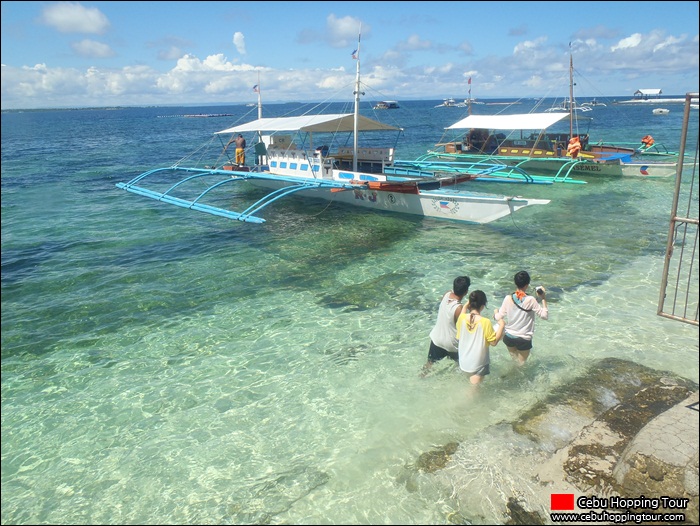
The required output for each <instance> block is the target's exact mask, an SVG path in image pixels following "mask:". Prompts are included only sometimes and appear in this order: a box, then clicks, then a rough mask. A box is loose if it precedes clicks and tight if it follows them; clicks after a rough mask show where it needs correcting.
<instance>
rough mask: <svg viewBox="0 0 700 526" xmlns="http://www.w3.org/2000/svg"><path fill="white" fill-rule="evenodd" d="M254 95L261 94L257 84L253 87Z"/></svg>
mask: <svg viewBox="0 0 700 526" xmlns="http://www.w3.org/2000/svg"><path fill="white" fill-rule="evenodd" d="M253 93H260V88H258V85H257V84H256V85H255V86H253Z"/></svg>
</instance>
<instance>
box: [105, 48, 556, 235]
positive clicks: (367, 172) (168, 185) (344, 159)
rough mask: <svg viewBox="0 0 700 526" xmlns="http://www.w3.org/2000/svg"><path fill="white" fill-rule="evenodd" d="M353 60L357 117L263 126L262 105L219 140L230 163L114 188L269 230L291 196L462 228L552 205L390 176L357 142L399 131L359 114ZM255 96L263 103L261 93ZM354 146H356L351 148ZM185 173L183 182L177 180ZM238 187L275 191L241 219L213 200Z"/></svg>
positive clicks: (375, 152)
mask: <svg viewBox="0 0 700 526" xmlns="http://www.w3.org/2000/svg"><path fill="white" fill-rule="evenodd" d="M353 58H354V59H356V60H357V73H356V80H355V90H354V94H355V100H354V103H355V111H354V113H345V114H321V115H318V114H315V115H301V116H298V117H280V118H262V112H261V104H260V102H259V111H258V119H256V120H254V121H251V122H248V123H243V124H239V125H234V126H232V127H230V128H227V129H224V130H221V131H219V132H216V134H215V135H216V136H218V137H219V138H221V139H223V138H224V137H228V136H231V139H230V140H228V142H225V141H224V140H222V141H221V144H223V145H224V148H223V151H222V150H221V149H219V151H218V153H217V155H218V158H219V159H221V158H222V157H223V158H224V159H228V161H225V162H223V163H222V162H221V161H218V160H217V161H215V162H214V163H213V164H210V165H205V166H183V165H182V164H178V165H175V166H170V167H163V168H156V169H154V170H149V171H148V172H144V173H142V174H141V175H139V176H137V177H135V178H134V179H132V180H131V181H129V182H128V183H118V184H117V187H118V188H121V189H124V190H127V191H129V192H132V193H136V194H138V195H142V196H145V197H149V198H152V199H156V200H158V201H161V202H164V203H168V204H173V205H177V206H181V207H184V208H188V209H192V210H197V211H200V212H206V213H209V214H213V215H217V216H221V217H226V218H230V219H236V220H239V221H244V222H252V223H262V222H265V219H264V218H263V217H261V216H260V215H259V213H260V212H261V211H262V210H263V209H265V208H266V207H268V206H269V205H271V204H273V203H275V202H276V201H278V200H279V199H281V198H283V197H286V196H290V195H299V196H304V197H310V198H317V199H323V200H326V201H332V202H338V203H343V204H346V205H351V206H355V207H360V208H363V209H371V210H374V211H385V212H392V213H401V214H411V215H417V216H423V217H430V218H436V219H448V220H452V221H457V222H462V223H489V222H491V221H495V220H497V219H500V218H502V217H505V216H508V215H510V214H512V213H513V212H515V211H517V210H519V209H521V208H524V207H527V206H531V205H543V204H547V203H549V200H548V199H530V198H526V197H522V196H506V195H497V194H485V193H479V192H473V191H466V190H463V189H458V188H457V187H456V186H455V185H457V184H459V183H461V182H466V181H469V180H471V179H473V178H474V177H475V176H474V175H473V174H471V173H466V172H465V173H459V174H454V173H452V174H448V175H445V176H442V177H440V176H435V175H433V176H430V177H426V176H421V175H419V176H406V175H396V174H394V173H392V172H391V171H390V170H388V169H387V167H389V166H390V165H392V163H393V160H394V151H395V150H394V147H386V146H360V145H359V143H358V137H359V133H360V132H380V133H388V132H395V131H398V132H400V131H401V129H400V128H397V127H394V126H390V125H386V124H383V123H380V122H378V121H375V120H373V119H369V118H367V117H364V116H361V115H360V114H359V102H360V94H361V93H362V90H361V85H360V61H359V45H358V50H357V51H356V52H355V53H353ZM257 92H258V94H259V97H260V90H259V89H258V91H257ZM259 101H260V99H259ZM243 133H247V134H253V135H254V136H255V137H256V138H257V140H256V142H255V143H254V145H253V151H254V153H255V162H254V163H252V164H249V165H247V164H245V161H243V163H240V162H238V159H235V160H234V155H232V153H231V152H230V151H229V149H228V146H229V145H231V144H233V143H234V141H233V139H234V137H236V136H238V135H239V134H240V135H242V134H243ZM341 134H349V135H350V139H351V142H349V141H348V140H347V137H346V140H345V141H342V140H341V139H340V136H341ZM251 142H252V141H251ZM350 143H351V144H352V146H348V144H350ZM236 157H238V156H237V155H236ZM183 173H184V174H185V175H186V177H185V178H184V179H182V180H179V181H178V180H173V178H177V177H178V176H179V175H181V174H183ZM152 179H155V180H158V181H159V182H160V185H159V187H157V188H152V187H150V186H148V187H147V186H145V182H146V180H149V181H150V180H152ZM204 181H210V182H207V183H206V184H204V185H202V186H201V187H198V188H197V190H196V191H195V192H194V193H193V194H190V195H188V194H187V188H188V187H189V186H190V184H193V183H201V182H204ZM240 182H249V183H251V184H252V185H254V186H257V187H261V188H265V189H268V190H271V191H270V192H269V193H267V194H266V195H265V196H263V197H262V198H260V199H258V200H257V201H255V202H253V203H252V204H250V205H249V206H247V207H245V208H244V209H243V210H242V211H235V210H231V209H230V208H229V207H228V206H224V205H222V204H221V202H222V201H224V202H225V201H226V199H221V198H219V199H218V200H216V199H214V197H215V194H217V192H216V190H217V189H220V188H222V187H225V186H229V187H230V185H231V184H234V183H240ZM192 195H194V197H192ZM236 195H237V196H239V193H238V192H237V193H236ZM205 198H206V199H207V202H206V203H205V202H204V201H205ZM210 200H211V201H210Z"/></svg>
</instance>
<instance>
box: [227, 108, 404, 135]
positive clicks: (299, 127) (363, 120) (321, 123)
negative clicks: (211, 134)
mask: <svg viewBox="0 0 700 526" xmlns="http://www.w3.org/2000/svg"><path fill="white" fill-rule="evenodd" d="M354 119H355V116H354V114H352V113H333V114H329V115H303V116H301V117H277V118H263V119H258V120H255V121H252V122H247V123H244V124H238V125H236V126H233V127H231V128H227V129H225V130H221V131H218V132H216V133H217V134H231V133H243V132H258V131H259V132H267V133H273V132H282V131H302V132H327V133H335V132H351V131H353V128H354ZM357 129H358V130H359V131H373V130H397V131H398V130H400V128H396V127H394V126H389V125H388V124H382V123H381V122H378V121H374V120H372V119H368V118H367V117H363V116H362V115H359V116H358V120H357Z"/></svg>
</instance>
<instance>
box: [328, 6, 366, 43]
mask: <svg viewBox="0 0 700 526" xmlns="http://www.w3.org/2000/svg"><path fill="white" fill-rule="evenodd" d="M360 25H361V22H360V20H358V19H357V18H354V17H352V16H344V17H343V18H337V17H336V16H335V15H334V14H330V15H328V17H327V18H326V38H325V40H326V41H327V42H328V43H329V44H330V45H331V46H333V47H335V48H341V47H353V46H354V47H353V49H355V48H356V47H357V45H356V44H357V37H358V34H359V32H360ZM361 29H362V33H363V34H364V35H365V36H366V35H368V34H369V33H370V26H369V25H367V24H364V25H362V28H361ZM351 51H352V50H351Z"/></svg>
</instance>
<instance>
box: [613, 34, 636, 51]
mask: <svg viewBox="0 0 700 526" xmlns="http://www.w3.org/2000/svg"><path fill="white" fill-rule="evenodd" d="M641 42H642V35H641V33H635V34H634V35H630V36H628V37H627V38H623V39H622V40H620V41H619V42H618V43H617V44H616V45H614V46H612V47H611V48H610V51H617V50H619V49H628V48H635V47H637V46H639V44H641Z"/></svg>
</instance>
